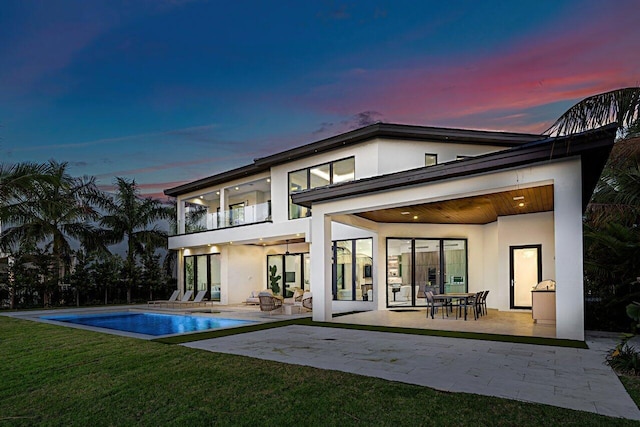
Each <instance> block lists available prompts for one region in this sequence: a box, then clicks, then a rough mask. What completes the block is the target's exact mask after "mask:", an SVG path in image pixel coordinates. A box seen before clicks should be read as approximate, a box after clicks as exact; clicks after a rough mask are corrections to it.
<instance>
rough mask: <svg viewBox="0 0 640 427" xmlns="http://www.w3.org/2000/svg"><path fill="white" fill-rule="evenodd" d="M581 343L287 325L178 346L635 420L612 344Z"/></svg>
mask: <svg viewBox="0 0 640 427" xmlns="http://www.w3.org/2000/svg"><path fill="white" fill-rule="evenodd" d="M587 343H588V344H589V347H590V348H589V350H583V349H575V348H564V347H550V346H538V345H528V344H514V343H504V342H493V341H481V340H466V339H457V338H444V337H433V336H419V335H407V334H393V333H385V332H371V331H357V330H350V329H336V328H322V327H315V326H302V325H293V326H286V327H283V328H275V329H269V330H264V331H260V332H252V333H246V334H238V335H232V336H228V337H223V338H216V339H210V340H204V341H196V342H192V343H188V344H184V345H185V346H187V347H191V348H198V349H203V350H208V351H214V352H220V353H230V354H238V355H243V356H250V357H256V358H261V359H268V360H273V361H277V362H283V363H292V364H297V365H306V366H312V367H316V368H320V369H332V370H337V371H344V372H351V373H354V374H360V375H366V376H372V377H378V378H383V379H387V380H393V381H400V382H405V383H409V384H417V385H421V386H427V387H431V388H434V389H437V390H443V391H450V392H466V393H475V394H481V395H487V396H498V397H502V398H507V399H515V400H522V401H527V402H535V403H544V404H548V405H554V406H560V407H564V408H570V409H577V410H581V411H588V412H594V413H598V414H602V415H607V416H611V417H621V418H629V419H634V420H640V410H638V407H637V406H636V405H635V403H634V402H633V400H632V399H631V397H630V396H629V395H628V394H627V392H626V390H625V389H624V387H623V385H622V383H620V381H619V380H618V378H617V377H616V375H615V373H614V372H613V371H612V370H611V368H609V367H608V366H606V365H605V364H604V359H605V356H606V351H607V350H609V349H611V348H613V346H614V345H615V342H613V341H611V340H608V339H607V338H602V337H601V338H598V337H592V338H590V339H588V340H587Z"/></svg>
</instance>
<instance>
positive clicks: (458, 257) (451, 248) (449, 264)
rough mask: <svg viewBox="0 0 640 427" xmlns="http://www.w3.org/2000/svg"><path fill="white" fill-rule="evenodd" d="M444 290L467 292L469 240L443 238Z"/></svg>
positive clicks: (447, 291) (446, 291)
mask: <svg viewBox="0 0 640 427" xmlns="http://www.w3.org/2000/svg"><path fill="white" fill-rule="evenodd" d="M443 245H444V248H443V251H442V253H443V257H444V266H443V267H444V292H445V293H459V292H467V289H468V288H467V242H466V240H443Z"/></svg>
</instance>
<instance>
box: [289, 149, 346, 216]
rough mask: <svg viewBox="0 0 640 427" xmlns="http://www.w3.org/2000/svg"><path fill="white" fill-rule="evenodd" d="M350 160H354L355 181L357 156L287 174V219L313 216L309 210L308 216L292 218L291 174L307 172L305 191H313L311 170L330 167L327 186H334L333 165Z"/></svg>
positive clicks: (309, 209)
mask: <svg viewBox="0 0 640 427" xmlns="http://www.w3.org/2000/svg"><path fill="white" fill-rule="evenodd" d="M349 159H353V179H354V180H355V176H356V156H348V157H343V158H341V159H336V160H331V161H329V162H323V163H318V164H317V165H313V166H308V167H306V168H300V169H296V170H293V171H289V172H287V199H288V200H287V201H288V203H287V218H288V219H289V220H294V219H300V218H306V217H310V216H311V208H307V214H306V216H300V217H298V218H291V205H292V204H293V202H292V201H291V195H292V194H293V193H292V192H291V174H294V173H298V172H303V171H306V178H307V182H306V188H305V189H304V190H309V189H311V169H314V168H318V167H320V166H324V165H327V164H328V165H329V184H327V185H332V184H333V183H334V182H333V165H334V163H338V162H342V161H345V160H349ZM343 182H349V181H343ZM314 188H320V187H314ZM299 191H303V190H299ZM294 193H295V192H294Z"/></svg>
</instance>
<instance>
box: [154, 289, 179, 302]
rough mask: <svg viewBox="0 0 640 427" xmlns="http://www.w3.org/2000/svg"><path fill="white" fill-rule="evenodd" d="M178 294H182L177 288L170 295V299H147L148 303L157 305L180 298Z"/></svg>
mask: <svg viewBox="0 0 640 427" xmlns="http://www.w3.org/2000/svg"><path fill="white" fill-rule="evenodd" d="M178 295H180V291H179V290H177V289H176V290H175V291H173V293H172V294H171V296H170V297H169V299H167V300H156V301H147V304H148V305H156V304H163V303H170V302H174V301H177V300H178Z"/></svg>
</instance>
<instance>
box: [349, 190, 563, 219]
mask: <svg viewBox="0 0 640 427" xmlns="http://www.w3.org/2000/svg"><path fill="white" fill-rule="evenodd" d="M552 210H553V185H544V186H540V187H529V188H521V189H518V190H511V191H503V192H499V193H491V194H484V195H481V196H473V197H464V198H461V199H454V200H444V201H441V202H433V203H424V204H420V205H412V206H402V207H398V208H391V209H380V210H375V211H367V212H361V213H357V214H356V215H358V216H361V217H363V218H366V219H369V220H371V221H375V222H388V223H421V224H488V223H490V222H493V221H496V220H497V219H498V217H499V216H506V215H518V214H528V213H535V212H548V211H552Z"/></svg>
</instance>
